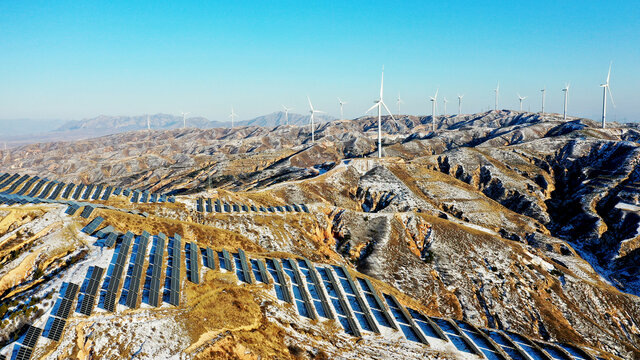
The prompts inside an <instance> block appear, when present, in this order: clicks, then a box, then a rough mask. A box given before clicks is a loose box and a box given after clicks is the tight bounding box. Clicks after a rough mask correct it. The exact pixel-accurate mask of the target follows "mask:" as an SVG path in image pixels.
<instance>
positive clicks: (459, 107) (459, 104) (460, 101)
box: [458, 95, 464, 116]
mask: <svg viewBox="0 0 640 360" xmlns="http://www.w3.org/2000/svg"><path fill="white" fill-rule="evenodd" d="M463 97H464V95H458V116H460V113H461V112H462V98H463Z"/></svg>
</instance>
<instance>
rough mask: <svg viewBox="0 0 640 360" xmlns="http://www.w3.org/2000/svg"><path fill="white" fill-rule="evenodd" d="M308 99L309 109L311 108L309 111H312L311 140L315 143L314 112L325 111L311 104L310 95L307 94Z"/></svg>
mask: <svg viewBox="0 0 640 360" xmlns="http://www.w3.org/2000/svg"><path fill="white" fill-rule="evenodd" d="M307 100H309V109H310V110H309V113H311V142H312V143H314V142H316V134H315V124H314V123H313V118H314V114H315V113H323V112H324V111H320V110H316V109H314V108H313V105H311V99H309V96H308V95H307Z"/></svg>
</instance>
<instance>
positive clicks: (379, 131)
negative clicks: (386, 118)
mask: <svg viewBox="0 0 640 360" xmlns="http://www.w3.org/2000/svg"><path fill="white" fill-rule="evenodd" d="M383 90H384V66H383V67H382V77H381V79H380V98H379V99H378V100H376V101H374V102H375V104H374V105H373V106H372V107H370V108H369V110H367V112H369V111H371V110H373V109H375V108H376V107H377V108H378V157H379V158H381V157H382V107H383V106H384V109H385V110H387V113H389V115H391V119H393V121H396V119H395V118H394V117H393V114H391V111H389V108H388V107H387V104H385V103H384V100H382V94H383Z"/></svg>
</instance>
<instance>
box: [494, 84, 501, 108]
mask: <svg viewBox="0 0 640 360" xmlns="http://www.w3.org/2000/svg"><path fill="white" fill-rule="evenodd" d="M493 91H495V93H496V103H495V107H494V109H495V110H498V96H499V95H500V82H499V81H498V86H496V88H495V89H493Z"/></svg>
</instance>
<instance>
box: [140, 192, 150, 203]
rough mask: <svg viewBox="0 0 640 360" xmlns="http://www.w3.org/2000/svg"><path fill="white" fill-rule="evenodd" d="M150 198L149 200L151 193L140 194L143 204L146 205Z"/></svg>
mask: <svg viewBox="0 0 640 360" xmlns="http://www.w3.org/2000/svg"><path fill="white" fill-rule="evenodd" d="M148 198H149V192H147V191H143V192H142V193H141V194H140V202H141V203H146V202H147V199H148Z"/></svg>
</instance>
